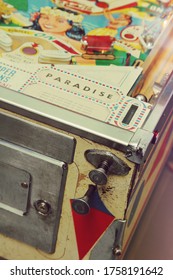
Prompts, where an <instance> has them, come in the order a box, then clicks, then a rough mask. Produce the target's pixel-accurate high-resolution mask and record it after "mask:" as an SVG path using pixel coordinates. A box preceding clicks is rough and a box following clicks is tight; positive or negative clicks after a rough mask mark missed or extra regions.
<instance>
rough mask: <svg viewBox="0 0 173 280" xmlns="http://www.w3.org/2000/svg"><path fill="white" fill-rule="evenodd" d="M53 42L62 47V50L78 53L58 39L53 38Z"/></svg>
mask: <svg viewBox="0 0 173 280" xmlns="http://www.w3.org/2000/svg"><path fill="white" fill-rule="evenodd" d="M53 42H54V43H55V44H57V45H58V46H60V47H61V48H63V49H64V50H66V51H68V52H69V53H72V54H78V53H77V52H76V51H75V50H74V49H73V48H71V47H68V46H67V45H65V44H64V43H62V42H60V41H58V40H54V41H53Z"/></svg>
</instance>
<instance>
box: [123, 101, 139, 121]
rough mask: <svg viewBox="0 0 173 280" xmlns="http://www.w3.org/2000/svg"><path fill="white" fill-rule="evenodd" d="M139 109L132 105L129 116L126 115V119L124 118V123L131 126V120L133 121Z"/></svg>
mask: <svg viewBox="0 0 173 280" xmlns="http://www.w3.org/2000/svg"><path fill="white" fill-rule="evenodd" d="M137 109H138V106H136V105H132V106H131V107H130V109H129V111H128V112H127V114H126V115H125V117H124V119H123V121H122V123H124V124H129V123H130V122H131V120H132V118H133V116H134V114H135V113H136V111H137Z"/></svg>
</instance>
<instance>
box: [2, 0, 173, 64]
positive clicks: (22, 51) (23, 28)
mask: <svg viewBox="0 0 173 280" xmlns="http://www.w3.org/2000/svg"><path fill="white" fill-rule="evenodd" d="M13 2H14V1H11V0H6V1H2V0H1V1H0V7H1V9H0V10H1V12H0V55H1V56H2V57H5V58H6V59H8V60H11V61H13V62H19V60H22V61H23V62H25V63H26V62H28V63H33V62H34V63H38V62H39V63H55V64H58V63H59V64H75V65H118V66H119V65H121V66H134V65H136V64H138V65H142V63H143V62H144V61H145V60H146V58H147V56H148V55H149V53H150V51H151V50H152V49H153V47H154V45H155V43H156V41H157V39H158V38H159V35H160V34H161V33H162V31H163V30H164V28H165V25H166V23H167V22H168V21H169V18H170V17H171V15H172V11H173V3H172V1H171V0H170V1H169V2H166V3H164V2H162V1H161V0H151V1H147V0H145V1H142V0H139V1H134V0H121V1H119V0H118V1H117V0H116V1H115V0H114V1H113V0H105V1H89V0H88V1H87V0H83V1H69V0H52V1H51V0H44V1H41V0H39V1H36V2H35V1H33V0H28V1H27V0H25V1H22V5H21V4H20V1H15V3H13Z"/></svg>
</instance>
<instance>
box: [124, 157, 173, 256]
mask: <svg viewBox="0 0 173 280" xmlns="http://www.w3.org/2000/svg"><path fill="white" fill-rule="evenodd" d="M168 161H169V162H172V163H173V152H172V154H171V155H170V157H169V159H168ZM124 259H126V260H173V170H172V171H171V169H170V167H169V166H168V162H167V164H166V165H165V168H164V170H163V172H162V174H161V175H160V178H159V180H158V183H157V185H156V188H155V190H154V192H153V194H152V196H151V199H150V201H149V203H148V206H147V208H146V210H145V212H144V214H143V216H142V219H141V221H140V223H139V226H138V228H137V230H136V233H135V235H134V237H133V239H132V241H131V244H130V246H129V248H128V250H127V252H126V255H125V257H124Z"/></svg>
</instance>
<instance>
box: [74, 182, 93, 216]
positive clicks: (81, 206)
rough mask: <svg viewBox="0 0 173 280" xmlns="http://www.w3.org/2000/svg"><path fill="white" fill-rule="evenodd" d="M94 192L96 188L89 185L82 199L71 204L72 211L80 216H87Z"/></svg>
mask: <svg viewBox="0 0 173 280" xmlns="http://www.w3.org/2000/svg"><path fill="white" fill-rule="evenodd" d="M95 190H96V186H94V185H89V187H88V190H87V192H86V193H85V195H84V196H83V197H81V198H77V199H74V200H73V202H72V208H73V210H74V211H75V212H77V213H78V214H80V215H86V214H88V213H89V211H90V199H91V196H92V194H93V193H94V191H95Z"/></svg>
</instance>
